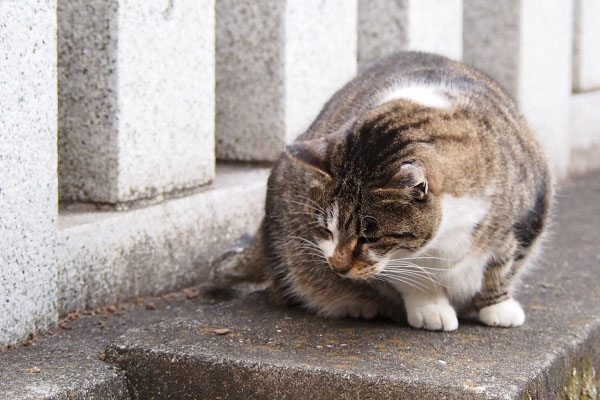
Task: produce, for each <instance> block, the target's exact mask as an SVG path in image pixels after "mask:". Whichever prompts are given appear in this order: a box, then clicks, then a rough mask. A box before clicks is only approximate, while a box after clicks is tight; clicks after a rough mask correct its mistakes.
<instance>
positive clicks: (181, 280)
mask: <svg viewBox="0 0 600 400" xmlns="http://www.w3.org/2000/svg"><path fill="white" fill-rule="evenodd" d="M268 172H269V171H268V169H266V168H257V167H253V168H251V167H248V166H227V165H226V166H219V168H218V170H217V174H216V177H215V179H214V181H213V183H211V184H210V185H207V186H206V187H205V188H203V189H202V190H201V191H200V192H199V193H196V194H193V195H189V196H185V197H182V198H178V199H171V200H168V201H165V202H162V203H160V204H156V205H152V206H149V207H144V208H137V209H133V210H129V211H112V212H106V211H105V212H94V211H90V210H69V211H64V212H63V211H61V215H60V217H59V223H58V227H59V230H58V238H57V253H58V254H59V257H60V260H61V262H60V264H59V266H58V284H57V285H58V295H57V296H58V307H59V312H60V313H61V314H65V313H69V312H72V311H73V310H75V309H78V308H80V309H83V308H86V307H87V308H94V307H97V306H101V305H104V304H113V303H116V302H117V301H122V300H124V299H130V298H132V297H136V296H145V295H149V294H158V293H164V292H167V291H170V290H176V289H180V288H182V287H185V286H189V285H192V284H193V283H195V282H198V281H202V280H204V279H206V277H207V276H208V266H209V265H210V264H211V263H212V262H213V260H214V259H215V258H216V257H217V256H219V255H220V254H221V252H222V251H223V250H224V249H225V248H227V247H228V246H229V245H230V244H231V243H232V242H234V241H235V239H237V238H238V237H239V236H241V235H242V234H244V233H250V234H254V231H255V229H256V228H257V227H258V225H259V223H260V220H261V218H262V216H263V212H264V211H263V210H264V198H265V192H266V181H267V176H268Z"/></svg>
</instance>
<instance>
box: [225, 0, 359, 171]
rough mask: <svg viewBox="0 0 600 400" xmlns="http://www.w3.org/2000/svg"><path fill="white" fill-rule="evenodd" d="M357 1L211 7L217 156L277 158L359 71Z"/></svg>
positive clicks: (228, 2)
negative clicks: (214, 30) (214, 31)
mask: <svg viewBox="0 0 600 400" xmlns="http://www.w3.org/2000/svg"><path fill="white" fill-rule="evenodd" d="M356 12H357V10H356V0H350V1H348V0H324V1H321V0H309V1H301V0H286V1H279V0H263V1H252V0H241V1H240V0H220V1H218V2H217V3H216V24H217V37H216V43H217V56H216V57H217V61H216V77H217V78H216V79H217V83H216V88H217V94H216V96H217V100H216V104H217V113H216V140H217V146H216V147H217V157H218V158H221V159H231V160H275V159H276V158H277V157H278V156H279V154H280V153H281V151H282V150H283V149H284V146H285V144H286V142H290V141H292V140H293V139H294V138H295V137H296V136H297V135H298V134H300V133H302V132H303V131H304V130H305V129H306V128H308V126H309V124H310V123H311V122H312V120H313V119H314V118H315V117H316V116H317V114H318V112H319V111H320V109H321V107H322V106H323V105H324V103H325V102H326V101H327V100H328V98H329V97H330V96H331V95H332V94H333V93H334V92H335V91H336V90H337V89H339V88H340V87H341V86H342V85H343V84H345V83H346V82H347V81H348V80H350V79H351V78H352V77H353V76H354V74H355V73H356V18H357V16H356Z"/></svg>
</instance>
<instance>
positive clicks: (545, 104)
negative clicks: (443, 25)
mask: <svg viewBox="0 0 600 400" xmlns="http://www.w3.org/2000/svg"><path fill="white" fill-rule="evenodd" d="M572 15H573V12H572V1H562V0H552V1H548V2H544V6H543V7H540V6H539V4H538V3H537V2H534V1H520V0H509V1H505V2H481V1H474V0H465V3H464V16H465V19H464V61H466V62H467V63H469V64H471V65H473V66H475V67H477V68H480V69H481V70H482V71H484V72H486V73H488V74H489V75H490V76H492V77H493V78H495V79H496V80H498V81H499V83H500V84H502V85H503V86H504V87H506V88H507V90H508V91H509V92H510V93H511V94H512V96H513V97H514V98H515V100H516V101H517V102H518V103H519V106H520V108H521V111H522V112H523V114H524V115H525V117H526V118H527V120H528V121H529V123H530V125H531V127H532V128H533V130H534V131H535V132H536V133H537V134H538V136H539V137H540V139H541V141H542V143H543V144H544V146H545V148H546V152H547V153H548V155H549V157H550V160H551V162H552V163H553V165H554V171H555V173H556V175H557V176H559V177H564V176H565V175H566V172H567V169H568V161H569V130H568V128H569V127H568V120H569V98H570V96H571V82H572V79H571V69H572V64H571V57H570V55H571V46H572V40H573V32H572V28H573V26H572ZM556 21H561V22H560V23H557V22H556Z"/></svg>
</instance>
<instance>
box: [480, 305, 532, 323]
mask: <svg viewBox="0 0 600 400" xmlns="http://www.w3.org/2000/svg"><path fill="white" fill-rule="evenodd" d="M479 320H480V321H481V322H483V323H484V324H486V325H488V326H502V327H505V328H508V327H511V326H519V325H522V324H523V322H525V313H524V312H523V308H521V305H520V304H519V302H518V301H516V300H515V299H508V300H505V301H503V302H501V303H498V304H493V305H491V306H487V307H484V308H482V309H481V310H479Z"/></svg>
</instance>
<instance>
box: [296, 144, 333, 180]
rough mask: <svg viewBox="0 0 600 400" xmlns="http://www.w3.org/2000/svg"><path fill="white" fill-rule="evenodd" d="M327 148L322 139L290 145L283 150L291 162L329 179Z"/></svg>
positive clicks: (327, 145)
mask: <svg viewBox="0 0 600 400" xmlns="http://www.w3.org/2000/svg"><path fill="white" fill-rule="evenodd" d="M329 146H330V145H329V142H327V141H326V140H324V139H313V140H303V141H299V142H295V143H292V144H290V145H288V146H287V147H286V149H285V150H286V153H287V155H288V156H289V158H290V159H291V160H292V161H294V162H297V163H300V164H301V165H303V166H305V167H308V168H310V169H312V170H314V171H316V172H319V173H321V174H323V175H325V176H326V177H329V178H330V177H331V171H330V168H329Z"/></svg>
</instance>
